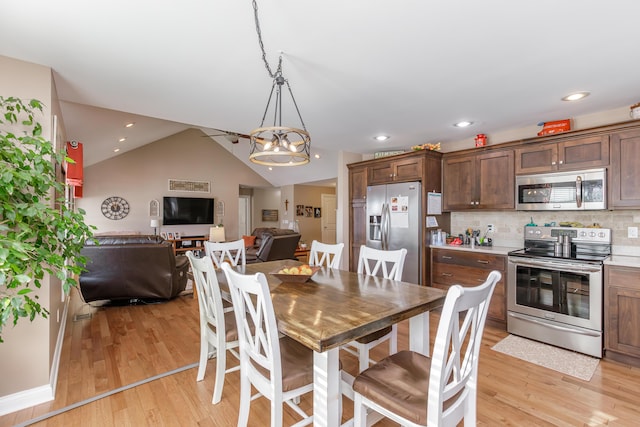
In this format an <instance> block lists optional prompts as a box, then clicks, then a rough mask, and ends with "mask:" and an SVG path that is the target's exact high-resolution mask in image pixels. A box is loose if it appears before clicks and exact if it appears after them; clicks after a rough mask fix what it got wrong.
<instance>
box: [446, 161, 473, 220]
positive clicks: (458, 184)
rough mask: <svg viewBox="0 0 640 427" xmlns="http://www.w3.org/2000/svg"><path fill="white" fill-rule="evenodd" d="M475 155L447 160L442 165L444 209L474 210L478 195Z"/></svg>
mask: <svg viewBox="0 0 640 427" xmlns="http://www.w3.org/2000/svg"><path fill="white" fill-rule="evenodd" d="M475 161H476V158H475V156H474V155H470V156H460V157H450V158H446V159H445V160H444V162H443V165H442V199H443V200H442V209H443V210H445V211H458V210H466V209H473V208H474V207H475V202H476V200H475V195H476V179H475V176H476V166H475Z"/></svg>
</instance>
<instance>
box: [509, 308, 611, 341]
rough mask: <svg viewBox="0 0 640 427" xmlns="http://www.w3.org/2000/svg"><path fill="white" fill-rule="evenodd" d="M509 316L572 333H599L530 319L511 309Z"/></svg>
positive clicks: (597, 334) (592, 335)
mask: <svg viewBox="0 0 640 427" xmlns="http://www.w3.org/2000/svg"><path fill="white" fill-rule="evenodd" d="M509 316H511V317H515V318H516V319H519V320H524V321H525V322H530V323H535V324H537V325H541V326H546V327H548V328H551V329H556V330H558V331H562V332H572V333H574V334H580V335H587V336H590V337H599V336H600V335H601V334H600V333H599V332H590V331H584V330H581V329H573V328H567V327H566V326H559V325H556V324H552V323H547V322H543V321H541V320H537V319H531V318H529V317H525V316H520V315H519V314H518V313H513V312H511V311H510V312H509Z"/></svg>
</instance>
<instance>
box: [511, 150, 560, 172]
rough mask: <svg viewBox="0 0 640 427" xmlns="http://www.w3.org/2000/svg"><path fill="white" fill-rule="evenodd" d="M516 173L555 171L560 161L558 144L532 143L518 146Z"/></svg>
mask: <svg viewBox="0 0 640 427" xmlns="http://www.w3.org/2000/svg"><path fill="white" fill-rule="evenodd" d="M515 160H516V174H518V175H526V174H530V173H540V172H550V171H555V170H556V168H557V161H558V144H556V143H555V142H553V143H548V144H539V145H538V144H532V145H527V146H525V147H521V148H516V159H515Z"/></svg>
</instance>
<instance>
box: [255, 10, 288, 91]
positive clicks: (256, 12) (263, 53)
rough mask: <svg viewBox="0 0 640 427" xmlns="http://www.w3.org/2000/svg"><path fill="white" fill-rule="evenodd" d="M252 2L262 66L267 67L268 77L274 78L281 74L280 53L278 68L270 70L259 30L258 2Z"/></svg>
mask: <svg viewBox="0 0 640 427" xmlns="http://www.w3.org/2000/svg"><path fill="white" fill-rule="evenodd" d="M252 3H253V16H254V17H255V21H256V33H257V34H258V44H259V45H260V50H261V51H262V61H263V62H264V67H265V68H266V69H267V72H268V73H269V77H271V78H272V79H275V78H276V77H277V76H282V55H280V58H279V59H278V68H277V69H276V72H275V73H274V72H273V71H271V66H269V61H267V52H265V50H264V43H263V42H262V31H261V30H260V20H259V19H258V2H257V1H256V0H252Z"/></svg>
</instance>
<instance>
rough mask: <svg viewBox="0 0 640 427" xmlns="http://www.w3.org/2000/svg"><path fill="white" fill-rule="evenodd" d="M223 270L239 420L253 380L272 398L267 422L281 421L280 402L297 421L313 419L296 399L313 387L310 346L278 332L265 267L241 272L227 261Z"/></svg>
mask: <svg viewBox="0 0 640 427" xmlns="http://www.w3.org/2000/svg"><path fill="white" fill-rule="evenodd" d="M222 270H223V271H224V274H225V276H226V278H227V284H228V285H229V291H230V292H231V299H232V300H233V307H234V313H235V315H236V323H237V325H238V336H239V341H240V372H241V376H240V377H241V383H240V406H239V415H238V426H246V425H247V422H248V418H249V404H250V402H251V400H252V399H253V398H252V397H251V386H252V385H253V387H255V389H256V390H257V391H258V393H259V394H261V395H263V396H264V397H266V398H267V399H269V400H271V426H272V427H277V426H282V404H283V403H287V404H288V405H289V406H290V407H291V408H293V409H294V410H295V411H296V412H297V413H298V414H299V415H300V416H301V417H303V420H302V421H300V422H298V423H297V424H296V426H303V425H307V424H310V423H312V422H313V415H311V416H309V415H307V414H306V413H305V412H304V411H303V410H302V409H301V408H300V407H299V406H298V405H297V402H296V400H297V399H299V396H301V395H303V394H305V393H309V392H311V391H312V390H313V352H312V351H311V350H310V349H308V348H306V347H304V346H303V345H302V344H300V343H298V342H296V341H295V340H293V339H291V338H289V337H286V336H284V337H282V338H280V337H279V335H278V325H277V323H276V316H275V312H274V310H273V303H272V301H271V293H270V291H269V285H268V283H267V278H266V277H265V275H264V273H257V274H253V275H245V274H240V273H238V272H236V271H235V270H234V269H233V268H232V267H231V266H229V265H228V264H227V263H224V264H222ZM282 354H285V356H284V357H282V356H281V355H282ZM283 365H284V366H283ZM285 368H286V369H285ZM284 384H287V387H284ZM254 397H255V396H254Z"/></svg>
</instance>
